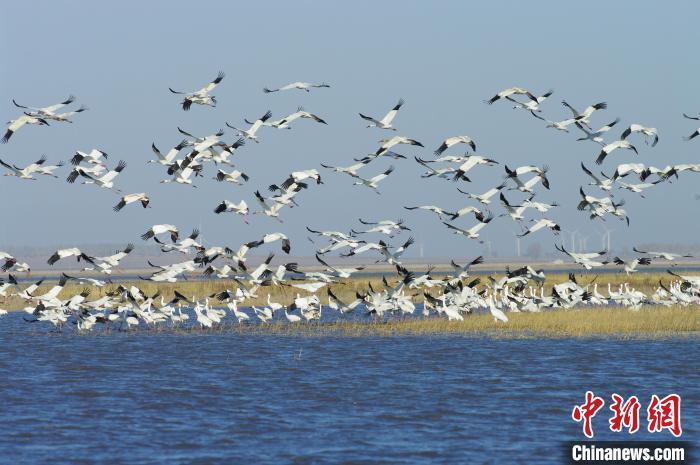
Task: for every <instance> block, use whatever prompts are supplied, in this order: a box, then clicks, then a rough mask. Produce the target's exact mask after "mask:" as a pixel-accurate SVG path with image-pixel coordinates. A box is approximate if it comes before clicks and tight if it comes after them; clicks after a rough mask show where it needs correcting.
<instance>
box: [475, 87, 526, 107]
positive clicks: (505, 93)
mask: <svg viewBox="0 0 700 465" xmlns="http://www.w3.org/2000/svg"><path fill="white" fill-rule="evenodd" d="M511 95H526V96H527V97H528V98H529V99H530V100H532V101H533V102H537V97H535V96H534V95H532V93H531V92H530V91H529V90H527V89H523V88H522V87H509V88H508V89H504V90H502V91H500V92H499V93H497V94H496V95H494V96H493V97H491V98H490V99H489V100H486V103H488V104H489V105H491V104H493V103H494V102H496V101H498V100H500V99H502V98H506V97H510V96H511Z"/></svg>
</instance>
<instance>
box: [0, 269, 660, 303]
mask: <svg viewBox="0 0 700 465" xmlns="http://www.w3.org/2000/svg"><path fill="white" fill-rule="evenodd" d="M501 276H502V275H494V277H495V278H496V279H498V278H500V277H501ZM386 277H387V280H388V281H389V284H393V283H395V282H397V278H396V274H389V273H388V274H387V275H386ZM434 277H435V278H440V277H441V276H440V275H438V274H436V275H434ZM478 277H479V278H480V279H481V282H482V283H485V284H487V283H488V281H487V277H486V276H478ZM595 277H596V275H595V274H593V273H582V274H577V275H576V278H577V280H578V283H579V284H580V285H582V286H583V285H586V284H588V283H591V282H593V280H594V279H595V282H597V283H598V286H599V289H598V290H599V292H601V293H602V294H603V295H607V285H608V283H610V284H611V285H612V288H613V290H617V287H618V286H619V285H620V284H621V283H625V282H626V283H629V285H630V286H631V287H633V288H636V289H638V290H640V291H642V292H645V293H647V294H651V293H653V292H654V290H656V288H657V287H658V283H659V280H661V281H663V282H664V283H666V284H667V283H668V282H669V280H670V279H674V277H673V276H671V275H669V274H667V273H636V274H633V275H630V276H626V275H625V274H624V273H617V274H601V275H598V277H597V278H595ZM567 279H568V275H566V274H564V273H552V274H550V275H547V281H546V282H545V294H547V295H549V294H550V290H551V286H552V285H553V284H556V283H560V282H564V281H566V280H567ZM368 283H371V285H372V286H373V287H374V288H375V289H381V288H382V281H381V278H378V277H371V278H351V279H346V280H343V281H342V282H339V283H333V284H331V285H330V288H331V289H332V291H333V293H334V294H335V295H337V296H338V297H339V298H340V299H343V300H345V301H352V300H353V299H355V293H356V292H358V291H359V292H364V291H366V290H367V288H368ZM54 284H55V281H54V282H50V283H47V284H43V285H42V286H40V287H39V289H38V290H37V291H36V292H35V293H34V295H41V294H43V293H44V292H46V291H48V290H49V289H50V288H51V287H52V286H53V285H54ZM118 284H121V285H123V286H127V287H128V286H131V285H135V286H137V287H139V288H140V289H141V290H142V291H144V292H145V293H146V294H147V295H153V294H155V293H156V292H158V291H160V293H161V295H163V296H164V297H165V299H166V300H169V299H170V298H172V297H173V290H177V291H178V292H180V293H182V294H184V295H185V296H187V297H194V298H195V299H201V298H203V297H206V296H210V295H213V294H215V293H218V292H221V291H224V290H226V289H229V290H233V289H235V288H236V287H237V284H236V283H235V282H234V281H232V280H227V279H212V280H192V281H184V280H182V281H179V282H177V283H155V282H151V281H135V282H119V283H118ZM118 284H111V285H106V286H104V287H102V288H98V287H94V286H89V285H84V284H78V283H75V282H73V281H71V282H69V283H68V284H67V285H66V286H65V288H64V289H63V291H62V292H61V294H60V295H59V297H60V298H64V299H65V298H68V297H70V296H72V295H75V294H78V293H80V292H81V291H82V290H83V289H85V288H89V289H90V290H91V294H90V296H89V297H88V299H89V300H94V299H97V298H99V297H102V296H103V295H105V293H106V292H110V291H112V290H114V289H115V288H116V287H117V285H118ZM20 286H24V285H23V284H21V285H20ZM427 291H429V292H430V293H431V294H433V295H436V294H437V293H439V292H440V291H439V289H438V288H433V289H432V290H427ZM407 292H410V293H411V294H414V295H415V301H416V302H417V303H420V302H422V301H423V293H422V289H407ZM257 294H258V297H257V298H255V299H250V300H247V301H246V302H245V304H244V305H245V306H251V305H255V306H259V305H265V303H267V296H268V294H269V295H270V298H271V299H272V300H273V301H275V302H280V303H283V304H286V303H289V302H291V300H292V299H293V298H294V297H295V296H296V295H297V294H299V295H302V296H304V295H308V293H307V292H306V291H303V290H301V289H296V288H293V287H289V286H270V287H263V288H260V289H259V290H258V292H257ZM325 294H326V290H325V288H323V289H321V290H320V291H318V292H317V295H318V296H319V297H322V299H321V300H322V302H325V298H323V297H324V296H325ZM26 305H27V303H26V302H24V301H23V300H21V299H19V298H17V297H9V298H5V299H4V300H0V308H2V309H5V310H19V309H22V308H24V307H25V306H26Z"/></svg>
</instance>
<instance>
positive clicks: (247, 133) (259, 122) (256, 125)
mask: <svg viewBox="0 0 700 465" xmlns="http://www.w3.org/2000/svg"><path fill="white" fill-rule="evenodd" d="M271 117H272V112H271V111H270V110H268V111H266V112H265V114H264V115H262V116H261V117H260V118H258V119H256V120H255V121H254V122H253V123H252V124H251V125H250V127H249V128H248V130H244V129H239V128H237V127H235V126H231V125H230V124H228V123H226V126H228V127H230V128H231V129H235V130H236V131H238V134H239V135H240V136H242V137H244V138H246V139H250V140H254V141H255V142H259V141H258V137H257V136H256V135H255V134H256V133H257V132H258V130H259V129H260V128H261V127H263V123H265V121H267V120H269V119H270V118H271Z"/></svg>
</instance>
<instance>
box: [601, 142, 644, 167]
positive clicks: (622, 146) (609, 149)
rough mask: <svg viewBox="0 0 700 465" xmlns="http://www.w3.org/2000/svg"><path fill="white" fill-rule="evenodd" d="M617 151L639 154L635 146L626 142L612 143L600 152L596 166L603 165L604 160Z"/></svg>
mask: <svg viewBox="0 0 700 465" xmlns="http://www.w3.org/2000/svg"><path fill="white" fill-rule="evenodd" d="M616 149H627V150H632V151H634V153H636V154H639V152H637V149H636V148H635V146H634V145H632V144H630V143H629V142H627V141H626V140H616V141H615V142H611V143H609V144H608V145H606V146H605V147H603V150H601V151H600V154H598V158H596V159H595V162H596V164H598V165H600V164H602V163H603V160H605V157H607V156H608V155H610V153H612V152H613V151H614V150H616Z"/></svg>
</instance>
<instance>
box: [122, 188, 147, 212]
mask: <svg viewBox="0 0 700 465" xmlns="http://www.w3.org/2000/svg"><path fill="white" fill-rule="evenodd" d="M134 202H141V206H142V207H143V208H148V204H149V203H150V202H151V199H150V198H149V197H148V195H147V194H146V193H145V192H140V193H137V194H127V195H125V196H123V197H122V198H121V200H120V201H119V203H118V204H116V205H115V206H114V211H115V212H118V211H120V210H121V209H122V208H124V207H126V206H127V205H129V204H130V203H134Z"/></svg>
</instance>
